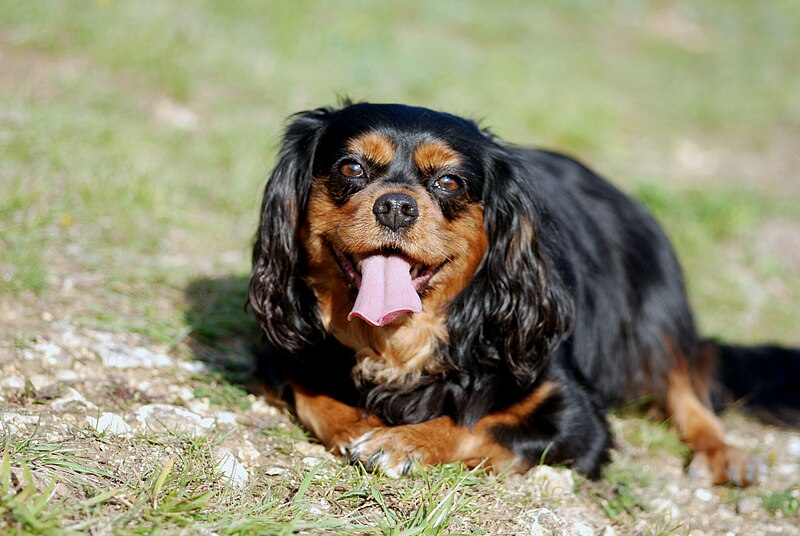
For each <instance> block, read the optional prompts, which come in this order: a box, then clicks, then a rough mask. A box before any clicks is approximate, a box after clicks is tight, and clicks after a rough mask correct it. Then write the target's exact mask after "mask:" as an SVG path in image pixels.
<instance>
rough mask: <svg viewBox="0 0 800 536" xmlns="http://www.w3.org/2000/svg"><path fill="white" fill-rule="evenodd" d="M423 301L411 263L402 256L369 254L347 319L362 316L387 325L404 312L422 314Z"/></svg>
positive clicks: (364, 318)
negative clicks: (412, 272)
mask: <svg viewBox="0 0 800 536" xmlns="http://www.w3.org/2000/svg"><path fill="white" fill-rule="evenodd" d="M421 311H422V302H421V301H420V299H419V295H418V294H417V291H416V290H415V289H414V285H413V284H412V282H411V264H410V263H409V262H408V260H407V259H405V258H404V257H401V256H399V255H380V254H378V255H370V256H369V257H365V258H364V259H363V260H362V261H361V286H360V287H359V289H358V296H357V297H356V303H355V305H354V306H353V310H352V311H350V314H349V315H347V319H348V320H352V319H353V317H356V316H357V317H359V318H361V319H363V320H364V321H365V322H367V323H368V324H370V325H373V326H385V325H386V324H390V323H392V322H394V321H395V320H396V319H397V318H399V317H400V316H402V315H403V314H405V313H419V312H421Z"/></svg>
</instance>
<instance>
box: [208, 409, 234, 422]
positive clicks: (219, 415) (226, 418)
mask: <svg viewBox="0 0 800 536" xmlns="http://www.w3.org/2000/svg"><path fill="white" fill-rule="evenodd" d="M213 417H214V420H216V421H217V424H229V425H232V424H236V418H237V415H236V413H234V412H232V411H215V412H214V414H213Z"/></svg>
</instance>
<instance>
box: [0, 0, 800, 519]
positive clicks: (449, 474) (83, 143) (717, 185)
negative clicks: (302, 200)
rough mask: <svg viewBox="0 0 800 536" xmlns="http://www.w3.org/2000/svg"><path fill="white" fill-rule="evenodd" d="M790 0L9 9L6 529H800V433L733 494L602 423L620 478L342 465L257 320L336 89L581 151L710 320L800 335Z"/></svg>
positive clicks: (1, 336)
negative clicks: (269, 243) (278, 196)
mask: <svg viewBox="0 0 800 536" xmlns="http://www.w3.org/2000/svg"><path fill="white" fill-rule="evenodd" d="M798 20H800V6H799V5H798V4H797V3H796V2H792V1H789V0H786V1H776V2H771V3H770V4H769V5H768V6H767V5H766V4H765V5H761V4H758V3H752V2H747V1H744V0H741V1H733V2H726V3H708V2H700V1H699V0H697V1H690V2H684V3H681V4H680V5H677V4H675V5H673V4H671V3H669V2H667V3H656V4H652V3H649V2H645V1H644V0H632V1H628V2H617V3H615V4H613V6H612V7H610V8H609V9H606V10H597V9H596V8H595V6H593V5H592V4H591V3H585V2H579V1H571V2H564V3H561V4H559V7H557V8H556V7H553V8H545V7H543V6H540V5H538V4H537V3H528V2H516V1H515V2H503V3H495V4H493V5H492V6H491V9H490V10H488V9H487V8H486V7H485V4H481V3H479V2H466V3H462V2H459V3H456V2H454V1H452V2H451V1H442V2H424V1H421V0H420V1H416V0H415V1H411V2H404V3H403V5H402V6H400V5H399V4H398V5H390V4H388V3H377V2H376V3H372V4H365V3H361V2H356V1H351V2H343V3H337V4H336V5H335V6H334V5H333V4H326V3H321V2H310V1H305V0H295V1H293V2H238V3H233V2H214V1H207V2H188V1H183V2H182V1H176V2H155V1H152V2H151V1H145V2H133V1H113V0H106V1H99V0H98V1H97V2H85V3H82V4H78V3H73V2H61V1H56V0H52V1H44V0H42V1H40V2H28V1H24V0H10V1H7V2H5V3H4V5H3V9H2V10H0V155H2V156H1V157H0V532H2V533H20V534H55V533H58V534H62V533H69V532H73V533H90V534H106V533H115V534H129V533H130V534H134V533H149V532H154V531H158V530H161V531H163V532H166V533H187V534H190V533H191V534H196V533H205V534H257V533H274V534H291V533H298V532H300V533H348V532H352V533H359V534H364V533H369V534H373V533H377V534H428V533H466V534H481V533H483V534H518V533H523V534H524V533H530V534H550V533H555V534H559V533H562V534H581V535H583V534H598V535H599V534H606V535H610V534H615V533H616V534H633V533H642V534H672V533H677V534H688V533H691V534H726V533H734V534H747V535H755V534H777V533H781V534H800V530H798V529H797V526H798V525H800V507H798V504H800V502H799V501H800V487H798V476H797V475H798V474H800V434H798V432H797V431H796V430H780V429H777V428H774V427H771V426H766V425H763V424H760V423H758V422H755V421H752V420H750V419H747V418H745V417H743V416H741V415H738V414H736V413H730V414H728V415H726V416H725V418H724V420H725V421H726V424H727V427H728V430H729V436H730V439H731V441H732V442H733V443H735V444H736V445H738V446H740V447H742V448H744V449H745V450H748V451H751V452H755V453H758V455H759V456H760V457H761V458H762V459H763V460H764V462H765V463H767V464H768V465H769V466H770V469H771V471H770V478H769V480H768V481H767V482H766V483H765V484H763V485H762V486H759V487H757V488H753V489H746V490H738V489H733V488H727V487H714V486H711V485H710V484H708V482H706V481H704V480H703V479H702V477H700V478H695V479H690V478H688V477H687V476H686V475H685V474H684V471H683V463H684V457H685V455H686V452H685V450H684V448H683V446H682V445H681V444H680V442H679V441H678V440H677V438H676V436H675V434H674V432H673V431H672V430H671V429H670V428H669V427H668V426H666V425H662V424H657V423H653V422H651V421H649V420H647V419H646V418H645V417H644V416H642V415H640V414H638V413H637V412H636V411H635V410H632V409H626V410H625V411H619V412H617V413H616V414H615V415H614V416H613V417H612V425H613V427H614V429H615V431H616V437H617V445H616V449H615V451H614V461H613V463H612V464H611V465H610V466H609V467H608V469H607V470H606V474H605V478H604V479H603V480H602V481H599V482H590V481H586V480H585V479H583V478H581V477H580V476H579V475H577V474H575V473H572V472H571V471H569V470H566V469H562V468H540V469H539V470H536V471H532V472H530V473H529V474H526V475H502V476H499V477H496V476H488V475H485V474H483V473H482V472H480V471H477V472H466V471H464V470H463V469H461V468H460V467H458V466H444V467H439V468H435V469H432V470H431V471H429V472H427V473H424V474H423V475H422V476H420V477H419V478H413V479H404V480H400V481H394V480H390V479H386V478H384V477H382V476H380V475H368V474H364V473H363V471H361V470H359V469H358V468H355V467H350V466H347V465H346V464H344V463H343V462H342V460H341V459H339V458H336V457H334V456H331V455H329V454H328V453H326V452H324V450H323V449H322V447H321V446H320V445H318V444H316V443H315V442H314V441H313V440H311V439H310V438H309V437H308V436H307V434H306V433H305V432H304V431H303V430H302V428H300V427H299V426H298V425H297V424H296V422H295V421H294V420H293V419H292V418H291V416H290V415H288V414H287V413H285V412H284V411H283V410H281V409H280V408H275V407H272V406H270V405H268V404H267V403H266V402H265V400H264V399H263V397H261V396H260V395H259V393H258V388H257V385H256V384H255V382H254V381H253V370H254V360H255V359H256V355H257V347H258V340H259V337H258V330H257V327H256V326H255V323H254V322H253V320H252V319H251V318H249V317H248V316H247V315H246V314H245V313H244V311H243V309H242V304H243V303H244V295H245V292H246V282H247V274H248V269H249V266H248V264H249V252H248V248H249V246H250V241H251V238H252V234H253V232H254V231H255V226H256V221H257V214H258V207H259V202H260V193H261V190H262V188H263V183H264V181H265V179H266V177H267V175H268V172H269V169H270V166H271V164H272V159H273V157H274V154H275V146H276V144H277V143H278V141H279V136H280V129H281V126H282V121H283V118H284V117H285V116H287V115H288V114H290V113H293V112H296V111H299V110H301V109H307V108H313V107H316V106H320V105H324V104H332V103H334V102H335V100H336V96H337V94H347V95H350V96H352V97H354V98H366V99H371V100H375V101H382V102H386V101H401V102H408V103H413V104H419V105H424V106H430V107H434V108H440V109H444V110H448V111H452V112H455V113H459V114H465V115H469V116H473V117H478V118H480V119H482V120H483V121H484V123H485V124H486V125H487V126H490V127H491V128H492V129H493V130H494V131H495V132H496V133H497V134H498V135H500V136H501V137H503V138H505V139H508V140H511V141H514V142H517V143H522V144H542V145H545V146H547V147H551V148H552V147H555V148H559V149H561V150H564V151H567V152H570V153H572V154H577V155H580V156H581V157H582V158H583V159H584V160H586V161H588V162H589V163H591V164H592V165H593V166H594V167H596V168H598V169H599V170H600V171H601V172H603V173H604V174H606V175H608V176H610V177H612V179H613V180H614V181H615V182H616V183H618V184H620V185H621V186H622V187H623V188H624V189H626V190H627V191H629V192H631V193H632V194H634V195H635V196H636V197H638V198H639V199H641V200H642V201H643V202H644V203H645V204H646V205H647V206H648V207H650V208H651V209H652V210H653V211H654V212H655V213H656V215H657V216H658V218H659V219H660V220H661V221H662V222H663V223H664V225H665V226H666V228H667V229H668V232H669V233H670V235H671V236H672V237H673V239H674V240H675V242H676V246H677V249H678V252H679V255H680V257H681V259H682V261H683V264H684V266H685V268H686V271H687V277H688V281H689V286H690V290H691V295H692V299H693V302H694V303H695V305H696V307H697V310H698V317H699V321H700V324H701V326H702V328H703V330H704V332H705V333H707V334H709V335H713V336H717V337H721V338H724V339H727V340H733V341H739V342H754V341H763V340H775V341H781V342H783V343H785V344H794V345H800V329H799V328H798V326H800V311H798V308H797V304H798V303H800V210H798V209H797V207H798V205H799V204H800V181H799V180H798V178H797V169H800V153H798V151H797V150H796V148H797V146H798V144H800V100H798V99H797V97H796V96H797V94H798V91H800V65H798V63H797V61H798V60H797V58H798V56H797V53H796V51H797V21H798Z"/></svg>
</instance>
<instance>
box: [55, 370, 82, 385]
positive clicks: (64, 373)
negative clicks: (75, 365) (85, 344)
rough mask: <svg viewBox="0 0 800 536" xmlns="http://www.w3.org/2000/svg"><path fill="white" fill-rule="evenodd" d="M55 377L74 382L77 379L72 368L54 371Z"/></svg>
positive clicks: (61, 380) (62, 380) (59, 379)
mask: <svg viewBox="0 0 800 536" xmlns="http://www.w3.org/2000/svg"><path fill="white" fill-rule="evenodd" d="M56 379H57V380H58V381H60V382H74V381H75V380H77V379H78V373H77V372H75V371H74V370H69V369H61V370H58V371H56Z"/></svg>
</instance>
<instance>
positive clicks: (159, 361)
mask: <svg viewBox="0 0 800 536" xmlns="http://www.w3.org/2000/svg"><path fill="white" fill-rule="evenodd" d="M104 339H106V337H104ZM94 350H95V352H97V354H98V355H99V356H100V359H102V360H103V365H105V366H106V367H109V368H135V367H138V368H158V367H171V366H173V365H174V363H173V361H172V359H170V358H169V356H167V355H164V354H157V353H154V352H151V351H150V350H148V349H147V348H144V347H141V346H139V347H136V348H134V347H131V346H128V345H126V344H122V343H120V342H116V341H113V340H112V341H108V342H103V343H101V344H98V345H95V347H94Z"/></svg>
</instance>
